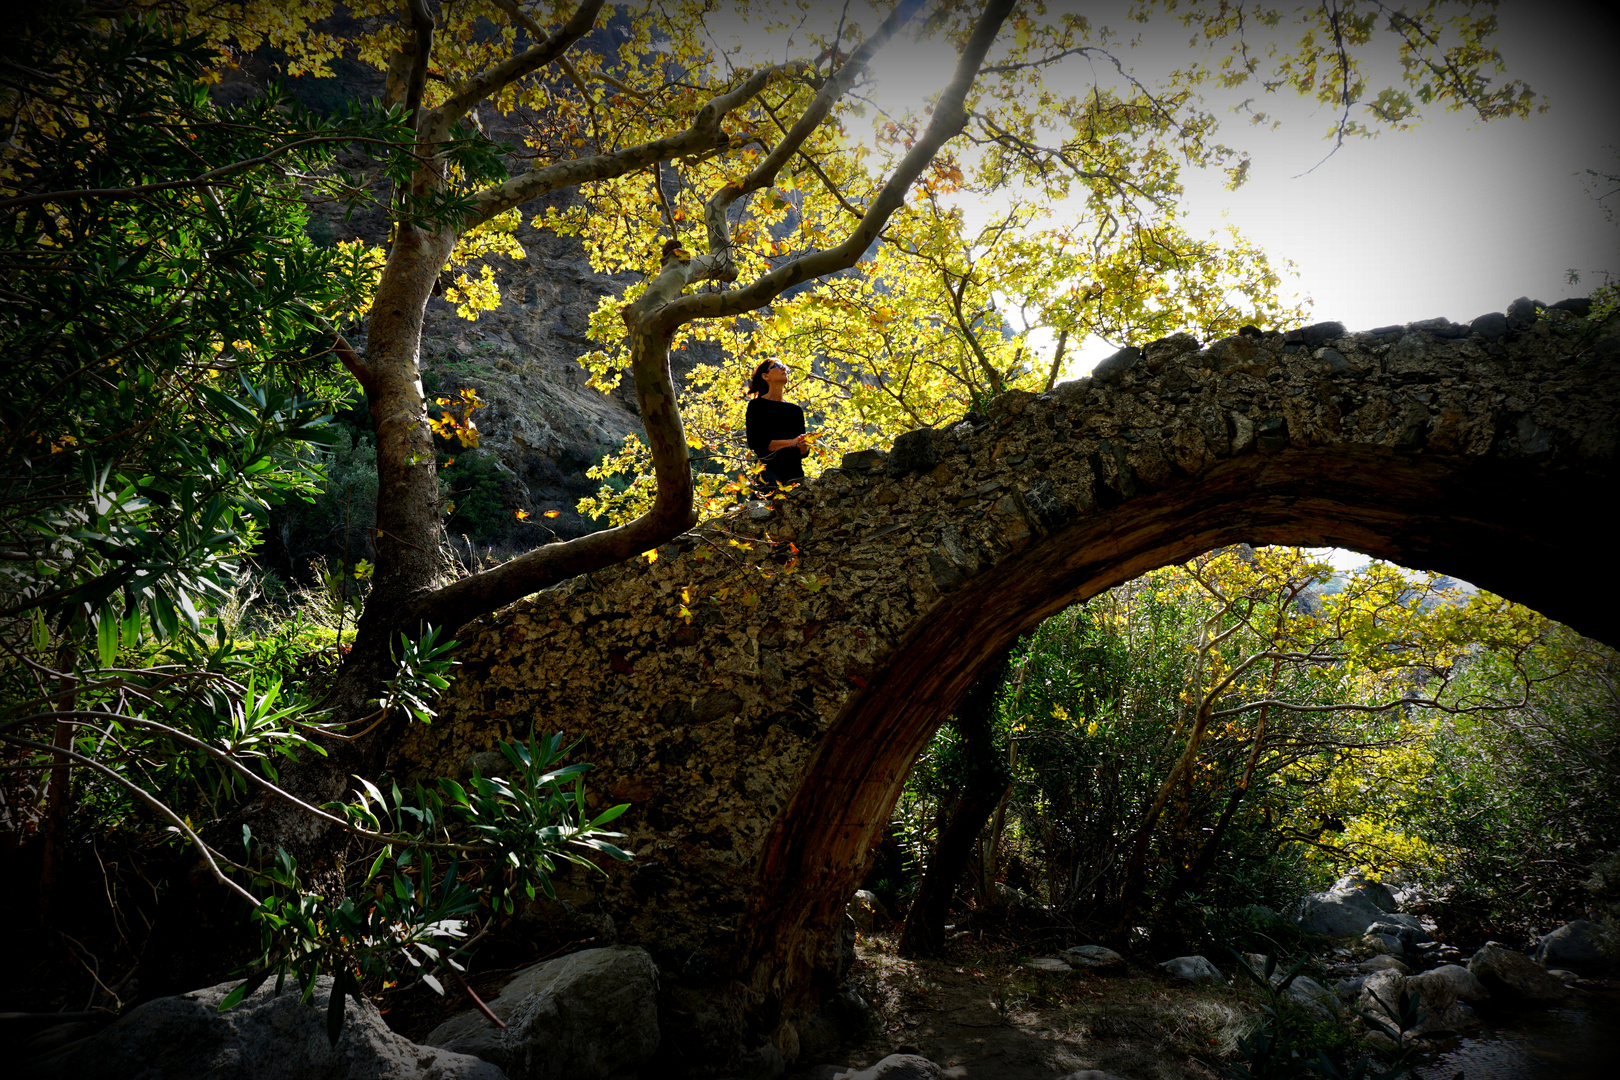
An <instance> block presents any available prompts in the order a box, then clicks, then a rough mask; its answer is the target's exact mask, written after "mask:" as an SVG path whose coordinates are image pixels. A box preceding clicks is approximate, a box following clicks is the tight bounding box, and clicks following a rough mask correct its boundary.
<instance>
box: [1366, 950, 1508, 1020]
mask: <svg viewBox="0 0 1620 1080" xmlns="http://www.w3.org/2000/svg"><path fill="white" fill-rule="evenodd" d="M1402 991H1405V992H1406V993H1409V994H1415V995H1417V998H1418V1002H1419V1009H1420V1011H1421V1012H1422V1014H1423V1019H1422V1020H1421V1021H1419V1022H1418V1025H1417V1027H1415V1028H1413V1029H1412V1030H1411V1031H1409V1032H1408V1033H1407V1034H1408V1037H1416V1036H1425V1035H1438V1034H1441V1033H1444V1032H1463V1031H1468V1030H1471V1029H1472V1028H1475V1027H1477V1026H1478V1025H1479V1022H1480V1021H1479V1015H1478V1014H1477V1013H1475V1012H1474V1009H1473V1005H1475V1004H1477V1003H1479V1002H1482V1001H1484V1000H1486V999H1487V998H1489V997H1490V991H1489V990H1487V989H1486V988H1485V985H1484V984H1483V983H1481V982H1480V981H1479V980H1478V979H1477V978H1475V977H1474V975H1473V974H1472V973H1470V972H1469V971H1468V969H1467V968H1464V967H1459V966H1457V965H1456V964H1447V965H1445V966H1443V967H1437V968H1435V969H1434V970H1432V971H1425V972H1424V973H1423V974H1421V975H1411V976H1407V975H1402V974H1401V973H1400V972H1398V971H1389V970H1386V971H1377V972H1374V973H1373V974H1371V975H1369V976H1367V979H1366V981H1365V982H1364V983H1363V984H1362V987H1361V995H1360V997H1359V999H1358V1000H1357V1003H1356V1006H1357V1008H1358V1009H1359V1010H1360V1011H1361V1012H1364V1013H1368V1014H1370V1015H1372V1016H1376V1017H1378V1018H1380V1019H1382V1020H1383V1021H1384V1022H1385V1023H1387V1024H1388V1025H1389V1026H1390V1027H1392V1028H1393V1027H1398V1026H1399V1023H1398V1020H1399V1010H1400V995H1401V993H1402Z"/></svg>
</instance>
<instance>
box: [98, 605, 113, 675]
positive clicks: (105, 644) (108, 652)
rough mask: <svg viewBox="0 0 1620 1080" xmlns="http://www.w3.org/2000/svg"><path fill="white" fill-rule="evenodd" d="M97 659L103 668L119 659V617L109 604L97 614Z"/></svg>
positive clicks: (110, 665)
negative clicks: (114, 613)
mask: <svg viewBox="0 0 1620 1080" xmlns="http://www.w3.org/2000/svg"><path fill="white" fill-rule="evenodd" d="M96 659H97V660H99V661H100V662H101V666H102V668H103V669H105V668H110V667H112V666H113V664H114V663H115V662H116V661H117V660H118V619H117V618H116V617H115V616H114V615H113V610H112V608H111V606H108V605H102V608H101V613H100V614H99V615H97V616H96Z"/></svg>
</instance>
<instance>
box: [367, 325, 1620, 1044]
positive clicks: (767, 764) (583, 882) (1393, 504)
mask: <svg viewBox="0 0 1620 1080" xmlns="http://www.w3.org/2000/svg"><path fill="white" fill-rule="evenodd" d="M1517 321H1518V322H1520V323H1521V325H1518V326H1515V327H1513V328H1511V329H1509V328H1508V327H1507V326H1505V325H1504V324H1505V323H1506V320H1504V319H1503V318H1502V317H1501V316H1495V317H1485V318H1483V319H1481V320H1476V322H1475V324H1474V326H1473V327H1463V326H1457V325H1454V324H1450V323H1446V322H1445V321H1444V320H1435V321H1432V322H1430V323H1424V324H1412V325H1409V326H1405V327H1386V328H1382V329H1380V330H1374V331H1369V332H1364V333H1355V334H1351V333H1348V332H1346V331H1345V330H1344V328H1343V327H1342V326H1339V325H1338V324H1320V325H1317V326H1313V327H1307V328H1305V329H1304V330H1299V331H1294V332H1291V333H1289V334H1286V335H1284V334H1253V335H1241V336H1238V337H1234V338H1228V339H1225V340H1222V341H1219V342H1215V343H1213V344H1211V345H1210V346H1208V347H1207V348H1199V347H1198V343H1197V342H1196V341H1194V340H1193V339H1192V338H1190V337H1187V336H1185V335H1178V336H1177V337H1174V338H1170V339H1167V340H1164V341H1160V342H1155V343H1154V344H1152V345H1149V346H1147V347H1146V348H1145V349H1143V350H1140V351H1138V350H1126V351H1124V352H1123V353H1121V354H1119V355H1117V356H1115V357H1114V358H1111V359H1110V360H1109V361H1107V362H1105V363H1104V364H1103V365H1100V366H1099V368H1098V371H1097V372H1096V373H1095V374H1094V376H1093V377H1092V378H1088V379H1082V380H1079V381H1078V382H1074V383H1068V384H1064V385H1062V386H1060V387H1058V388H1057V389H1056V390H1055V391H1054V392H1053V393H1051V394H1046V395H1040V396H1035V395H1030V394H1008V395H1005V396H1003V397H1002V398H998V399H997V400H996V401H995V402H994V403H993V404H992V405H991V406H990V409H989V412H988V414H987V415H985V416H982V417H969V418H967V419H965V420H964V421H962V422H960V423H958V424H955V425H952V426H950V427H948V428H943V429H938V430H924V431H918V432H912V433H910V434H908V435H905V436H902V437H901V438H900V439H898V440H897V441H896V444H895V447H894V449H893V451H892V452H890V453H888V454H883V453H880V452H877V451H864V452H861V453H858V454H849V455H846V456H845V458H844V461H843V463H842V467H841V468H839V469H837V470H829V471H828V472H827V473H826V474H824V475H823V476H822V477H820V478H819V479H818V480H816V481H815V482H813V483H811V484H808V485H806V486H804V487H803V488H800V489H798V490H796V491H795V492H793V493H792V494H791V495H789V496H788V497H786V498H785V499H783V500H780V501H779V502H777V503H776V504H774V505H773V506H770V507H766V508H756V509H754V510H752V511H745V512H741V513H739V514H736V515H733V516H731V517H730V518H727V519H722V520H720V521H717V522H712V523H708V524H706V525H704V526H701V527H699V529H697V530H694V532H692V533H689V534H687V535H686V536H684V537H682V538H680V539H679V540H677V541H676V542H674V543H672V544H669V545H666V546H665V547H664V548H663V549H660V552H659V554H658V558H657V559H656V560H655V561H651V562H647V561H643V560H636V561H634V562H633V563H630V564H626V565H622V566H618V567H614V568H611V569H609V570H607V571H604V572H601V573H598V574H595V575H592V576H590V577H588V578H581V579H577V580H575V581H573V582H570V583H567V584H566V585H563V586H560V587H558V588H556V589H552V590H548V591H547V592H545V593H541V594H538V595H537V596H535V597H532V598H530V599H529V600H526V601H524V602H523V603H520V604H517V605H514V606H513V607H511V608H509V609H507V610H505V611H503V612H501V613H498V614H497V615H495V616H492V617H489V618H485V619H481V620H479V621H477V622H475V623H473V624H470V625H469V626H467V627H464V628H462V630H461V631H460V632H459V633H458V635H457V636H458V637H459V638H460V640H461V641H462V642H463V643H464V644H463V646H462V647H461V649H460V650H459V651H458V657H459V659H461V661H462V663H463V667H462V669H461V673H460V675H459V677H458V679H457V681H456V683H455V684H454V686H453V687H452V689H451V691H449V692H448V693H447V695H446V697H445V699H444V701H443V702H442V703H441V717H440V719H439V720H438V721H437V722H435V724H434V725H433V726H432V727H430V728H418V729H415V730H413V732H412V733H411V734H410V736H409V737H408V741H407V742H406V743H405V744H404V745H403V746H402V747H401V750H400V755H399V756H400V761H401V765H402V766H406V767H409V768H414V769H418V770H420V771H423V772H438V773H441V774H443V773H451V774H453V773H455V772H456V771H457V770H458V769H460V768H462V767H463V766H464V763H465V761H466V760H467V758H468V756H469V755H470V754H472V753H475V752H478V751H482V750H486V749H488V748H489V747H490V746H491V745H492V744H493V742H494V740H495V739H497V738H503V737H511V736H513V735H519V736H521V735H524V734H526V733H527V731H528V729H529V726H530V724H531V722H532V723H534V724H536V725H537V726H538V727H540V728H541V729H555V728H559V727H560V728H562V729H564V730H566V731H567V732H568V733H569V734H570V736H571V737H579V738H581V739H582V743H583V745H582V746H581V749H580V754H581V756H582V757H583V759H584V760H590V761H593V762H595V763H596V765H597V769H596V771H595V772H594V773H593V775H592V784H593V786H594V788H595V789H596V790H597V791H598V792H600V793H601V797H602V798H603V799H604V800H611V801H615V802H616V801H629V802H631V803H633V804H634V805H633V810H632V812H631V814H629V815H626V818H625V819H621V820H624V821H626V822H627V825H626V829H627V832H628V833H629V834H630V841H629V846H630V847H631V848H632V849H633V850H635V851H636V852H637V855H638V858H637V860H636V863H635V865H634V866H633V867H631V868H625V869H619V868H614V869H613V870H611V871H610V873H609V875H608V876H607V877H605V878H600V879H594V878H586V877H580V878H576V879H574V880H571V881H569V882H568V883H567V885H568V887H569V888H571V889H572V890H573V892H572V893H570V894H567V895H571V896H572V897H573V899H574V900H576V901H578V902H584V903H590V904H595V905H600V906H601V907H602V908H603V909H604V910H605V911H607V912H609V913H610V914H612V916H613V918H614V919H615V921H616V923H617V926H618V929H619V932H620V933H621V935H622V936H623V937H624V938H626V939H628V940H633V941H636V942H637V943H640V944H643V945H645V946H647V947H648V948H650V949H651V950H652V951H653V953H654V955H655V957H657V958H658V959H659V962H660V966H661V968H662V970H663V972H664V978H665V998H666V1000H665V1015H666V1020H669V1021H673V1022H672V1023H669V1024H667V1025H666V1029H665V1031H666V1042H667V1043H668V1047H667V1048H668V1050H669V1053H670V1054H671V1055H672V1064H679V1063H681V1062H683V1061H684V1062H685V1063H690V1064H699V1063H702V1064H707V1063H710V1062H715V1063H723V1059H724V1056H725V1055H726V1053H728V1052H731V1051H732V1050H734V1049H735V1048H736V1047H737V1046H739V1045H757V1044H758V1043H760V1042H763V1041H766V1040H769V1041H773V1042H775V1043H776V1044H777V1046H778V1047H779V1048H780V1049H781V1050H782V1051H783V1052H784V1053H786V1054H787V1055H788V1056H789V1057H791V1056H792V1055H793V1053H794V1052H795V1051H796V1045H797V1044H796V1031H797V1026H798V1024H799V1023H800V1022H802V1020H803V1019H804V1017H805V1015H806V1012H807V1010H808V1009H809V1008H811V1007H812V1005H813V1003H814V1001H815V999H816V997H817V996H818V993H819V991H821V990H824V989H826V988H827V986H828V984H829V982H830V980H831V979H833V978H834V977H835V973H836V970H837V967H838V962H837V951H838V950H837V945H836V937H837V933H836V932H837V930H838V928H839V927H840V926H841V921H842V912H843V906H844V903H845V901H846V900H847V898H848V896H849V895H850V893H851V892H852V891H853V889H854V888H855V887H856V884H857V882H858V880H859V877H860V874H861V870H862V868H863V865H864V862H865V858H866V852H867V849H868V847H869V845H870V843H871V841H872V839H873V837H874V835H875V833H876V832H877V830H879V829H881V828H882V827H883V826H884V824H885V823H886V822H887V820H888V817H889V813H890V811H891V810H892V807H893V803H894V800H895V799H896V798H897V796H898V794H899V791H900V788H901V785H902V783H903V781H904V778H905V776H906V773H907V772H908V771H909V769H910V766H911V762H912V761H913V760H914V759H915V757H916V755H917V753H918V752H919V751H920V749H921V748H922V746H923V745H924V744H925V743H926V741H927V739H928V737H929V736H930V735H931V734H932V732H933V730H934V729H935V727H937V725H938V724H939V723H940V722H941V721H942V720H943V719H944V718H945V717H946V716H947V715H948V714H949V712H950V710H951V709H952V708H953V707H954V705H955V703H956V702H957V700H958V699H959V698H960V696H961V695H962V694H963V693H964V692H965V691H966V689H967V687H969V686H970V685H972V683H973V682H974V681H975V680H976V678H977V677H978V675H979V674H980V672H981V671H982V670H983V668H984V667H985V665H986V664H988V663H990V662H991V661H992V660H993V659H994V658H995V657H996V656H997V655H999V653H1000V652H1001V651H1002V650H1003V649H1005V648H1006V647H1007V646H1008V645H1009V644H1011V643H1012V642H1013V641H1014V640H1015V639H1016V638H1017V636H1018V635H1019V634H1022V633H1025V632H1027V631H1028V630H1030V629H1032V628H1033V627H1034V626H1035V625H1036V624H1037V623H1039V622H1040V621H1041V620H1042V619H1044V618H1046V617H1047V616H1049V615H1051V614H1053V613H1054V612H1056V611H1058V610H1060V609H1061V608H1062V607H1064V606H1066V605H1068V604H1070V603H1073V602H1075V601H1077V600H1083V599H1086V598H1088V597H1090V596H1093V595H1095V594H1096V593H1098V592H1101V591H1103V590H1105V589H1107V588H1110V587H1112V586H1113V585H1116V584H1119V583H1122V582H1124V581H1128V580H1130V579H1132V578H1134V577H1137V576H1139V575H1140V574H1142V573H1145V572H1147V571H1149V570H1152V569H1155V568H1157V567H1159V566H1163V565H1166V564H1169V563H1173V562H1178V561H1181V560H1184V559H1187V558H1190V557H1192V556H1194V555H1197V554H1200V553H1202V552H1204V551H1207V550H1209V549H1211V548H1214V547H1218V546H1222V545H1225V544H1232V543H1239V542H1248V543H1253V544H1299V545H1308V546H1341V547H1349V548H1353V549H1356V550H1358V551H1362V552H1365V553H1367V554H1369V555H1373V556H1376V557H1380V558H1385V559H1389V560H1391V561H1394V562H1398V563H1401V564H1403V565H1408V566H1415V567H1423V568H1429V569H1435V570H1441V571H1444V572H1446V573H1448V574H1451V575H1453V576H1456V577H1459V578H1463V579H1465V580H1469V581H1472V582H1474V583H1476V584H1478V585H1480V586H1482V587H1485V588H1488V589H1491V590H1492V591H1495V592H1499V593H1501V594H1503V595H1506V596H1509V597H1511V598H1513V599H1515V600H1518V601H1520V602H1522V603H1526V604H1528V605H1530V606H1532V607H1535V608H1536V609H1537V610H1540V611H1542V612H1543V613H1545V614H1547V615H1549V616H1550V617H1553V618H1556V619H1559V620H1561V621H1563V622H1566V623H1568V624H1569V625H1571V626H1573V627H1574V628H1575V629H1577V630H1579V631H1581V632H1582V633H1585V634H1588V635H1590V636H1593V637H1598V638H1600V639H1606V640H1609V641H1611V642H1612V641H1615V640H1616V639H1617V635H1616V632H1615V631H1614V630H1613V629H1612V621H1611V620H1612V612H1613V611H1614V610H1615V603H1616V601H1617V600H1620V595H1617V587H1616V585H1615V584H1614V582H1613V579H1612V578H1611V577H1610V576H1608V575H1597V578H1598V582H1597V583H1596V584H1588V583H1589V582H1590V580H1591V579H1585V580H1584V581H1583V587H1582V588H1581V589H1578V590H1577V589H1571V588H1569V587H1568V583H1569V579H1568V577H1567V576H1566V575H1565V570H1566V569H1567V568H1568V567H1569V566H1571V565H1578V564H1579V563H1581V562H1582V561H1589V560H1591V559H1594V558H1601V557H1602V556H1603V555H1604V554H1606V553H1608V552H1609V551H1612V550H1613V541H1612V539H1611V536H1612V534H1611V532H1610V525H1609V521H1610V519H1611V518H1612V517H1613V516H1614V515H1613V510H1612V507H1613V506H1615V505H1616V495H1617V491H1620V485H1617V483H1616V479H1617V473H1620V468H1617V461H1616V456H1617V445H1620V347H1617V345H1620V343H1617V341H1616V339H1615V338H1613V337H1603V336H1602V333H1603V331H1601V330H1600V329H1599V328H1595V327H1593V326H1591V325H1590V324H1589V323H1588V322H1587V321H1586V320H1582V319H1578V318H1576V317H1575V316H1574V315H1573V314H1571V313H1569V312H1561V311H1552V312H1549V313H1547V317H1545V318H1542V319H1540V320H1539V321H1532V320H1531V319H1530V318H1528V317H1521V318H1520V319H1519V320H1517ZM1608 332H1609V333H1612V328H1611V329H1610V330H1609V331H1608ZM790 563H791V564H792V565H791V567H790V566H789V564H790ZM790 571H791V572H790ZM683 607H684V608H685V609H686V610H687V611H688V612H689V613H690V614H691V618H690V620H688V619H687V618H686V617H685V616H683V615H682V614H681V610H682V608H683Z"/></svg>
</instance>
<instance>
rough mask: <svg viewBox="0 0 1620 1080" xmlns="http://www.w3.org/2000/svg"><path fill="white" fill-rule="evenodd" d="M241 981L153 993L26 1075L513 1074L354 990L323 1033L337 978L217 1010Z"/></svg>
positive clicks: (338, 1077) (354, 1079)
mask: <svg viewBox="0 0 1620 1080" xmlns="http://www.w3.org/2000/svg"><path fill="white" fill-rule="evenodd" d="M237 985H238V982H237V981H232V982H225V983H220V984H219V985H218V986H210V987H208V988H207V989H206V990H193V991H192V992H191V993H189V994H180V995H179V996H177V997H164V998H156V999H154V1000H152V1001H148V1002H147V1003H145V1004H144V1005H141V1006H138V1007H137V1008H135V1009H132V1010H131V1011H130V1012H129V1013H128V1014H127V1015H126V1016H124V1017H122V1018H121V1019H120V1020H119V1021H118V1022H117V1023H115V1024H113V1025H112V1026H111V1027H108V1028H104V1029H103V1030H101V1031H100V1032H98V1033H97V1034H95V1035H92V1036H90V1037H89V1038H85V1039H80V1040H78V1041H77V1042H73V1043H69V1044H68V1045H66V1046H63V1047H61V1048H59V1049H57V1050H56V1051H54V1052H52V1053H50V1054H47V1055H46V1056H44V1057H41V1058H37V1059H35V1060H33V1061H30V1062H27V1063H24V1064H23V1065H22V1067H21V1069H20V1071H19V1073H18V1074H14V1075H21V1076H23V1077H26V1078H28V1080H47V1078H55V1077H61V1078H63V1080H82V1078H84V1077H95V1076H102V1077H139V1078H140V1080H194V1078H196V1077H204V1076H206V1077H209V1078H210V1080H506V1078H505V1074H503V1073H502V1072H501V1070H500V1069H499V1068H497V1067H496V1066H494V1065H492V1064H490V1063H489V1062H487V1061H480V1060H479V1059H478V1058H476V1057H470V1056H468V1055H466V1054H459V1053H454V1052H452V1051H449V1050H441V1049H437V1048H435V1047H431V1046H418V1045H417V1044H416V1043H413V1042H411V1041H410V1040H409V1039H407V1038H405V1037H404V1036H403V1035H396V1034H394V1032H392V1031H390V1030H389V1029H388V1025H387V1024H385V1023H383V1018H382V1016H381V1015H380V1014H378V1012H377V1007H376V1006H375V1005H373V1004H372V1003H371V1002H370V1001H368V1000H366V999H364V998H361V999H359V1000H356V999H355V998H353V997H352V996H351V997H348V998H347V999H346V1000H345V1001H344V1003H343V1033H342V1034H341V1035H340V1036H339V1037H338V1041H337V1045H336V1046H333V1045H332V1044H331V1042H330V1041H329V1040H328V1039H327V1037H326V1009H327V1003H328V1002H329V1001H330V1000H331V993H332V979H331V978H330V977H329V976H322V977H321V978H320V979H318V980H317V981H316V984H315V994H314V1002H313V1004H309V1005H306V1004H304V1002H303V1000H302V995H301V993H300V991H299V989H298V988H297V987H288V988H286V989H285V990H284V992H283V993H281V994H276V993H275V992H274V991H275V983H274V982H273V981H272V982H267V983H265V984H264V985H263V986H261V987H259V989H258V990H257V991H255V992H254V993H253V994H251V995H249V996H248V997H247V998H246V999H245V1000H244V1001H243V1002H242V1003H241V1004H240V1005H238V1006H236V1007H235V1008H234V1009H230V1010H227V1011H226V1012H220V1011H219V1003H220V1002H221V1001H223V1000H224V999H225V997H226V995H228V994H229V993H230V992H231V991H232V990H234V989H235V988H236V987H237Z"/></svg>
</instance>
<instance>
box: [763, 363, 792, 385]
mask: <svg viewBox="0 0 1620 1080" xmlns="http://www.w3.org/2000/svg"><path fill="white" fill-rule="evenodd" d="M763 378H764V379H765V385H766V386H769V387H770V388H771V389H772V390H775V389H777V388H778V387H782V386H786V385H787V383H788V369H787V365H786V364H784V363H782V362H781V361H780V360H772V361H771V362H770V363H769V364H766V365H765V374H764V376H763Z"/></svg>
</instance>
